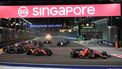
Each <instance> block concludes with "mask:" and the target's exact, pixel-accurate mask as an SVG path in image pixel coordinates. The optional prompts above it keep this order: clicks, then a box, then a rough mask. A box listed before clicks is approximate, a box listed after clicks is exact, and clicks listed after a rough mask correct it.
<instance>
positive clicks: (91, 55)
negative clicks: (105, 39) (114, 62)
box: [70, 48, 110, 59]
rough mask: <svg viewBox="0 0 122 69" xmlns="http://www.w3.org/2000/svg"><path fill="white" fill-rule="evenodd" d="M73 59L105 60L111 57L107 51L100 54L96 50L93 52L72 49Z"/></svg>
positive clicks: (90, 50)
mask: <svg viewBox="0 0 122 69" xmlns="http://www.w3.org/2000/svg"><path fill="white" fill-rule="evenodd" d="M70 56H71V58H91V59H94V58H103V59H106V58H108V57H110V55H109V54H107V53H106V52H105V51H103V52H98V51H96V50H92V49H89V48H86V49H72V51H71V53H70Z"/></svg>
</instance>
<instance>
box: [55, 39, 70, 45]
mask: <svg viewBox="0 0 122 69" xmlns="http://www.w3.org/2000/svg"><path fill="white" fill-rule="evenodd" d="M69 43H70V41H69V40H61V41H59V42H58V43H57V46H67V45H68V44H69Z"/></svg>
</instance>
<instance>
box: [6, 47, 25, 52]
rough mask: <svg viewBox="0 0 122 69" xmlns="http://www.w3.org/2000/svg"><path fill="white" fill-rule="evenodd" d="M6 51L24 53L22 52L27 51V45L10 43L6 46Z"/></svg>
mask: <svg viewBox="0 0 122 69" xmlns="http://www.w3.org/2000/svg"><path fill="white" fill-rule="evenodd" d="M5 52H6V53H9V54H22V53H25V47H24V46H15V45H9V46H7V47H6V50H5Z"/></svg>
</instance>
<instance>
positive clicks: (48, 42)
mask: <svg viewBox="0 0 122 69" xmlns="http://www.w3.org/2000/svg"><path fill="white" fill-rule="evenodd" d="M51 43H52V42H51V40H45V41H43V44H51Z"/></svg>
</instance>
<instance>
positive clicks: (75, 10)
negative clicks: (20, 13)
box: [33, 6, 95, 16]
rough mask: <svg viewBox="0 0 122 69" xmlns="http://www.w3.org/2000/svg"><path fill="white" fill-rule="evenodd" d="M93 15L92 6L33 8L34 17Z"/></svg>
mask: <svg viewBox="0 0 122 69" xmlns="http://www.w3.org/2000/svg"><path fill="white" fill-rule="evenodd" d="M70 14H73V15H85V14H86V15H94V14H95V7H93V6H66V7H63V6H62V7H54V6H53V7H34V8H33V15H34V16H50V15H51V16H56V15H60V16H61V15H62V16H64V15H70Z"/></svg>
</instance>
